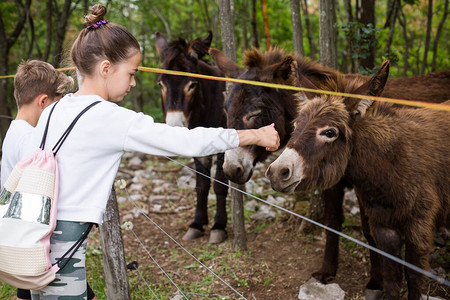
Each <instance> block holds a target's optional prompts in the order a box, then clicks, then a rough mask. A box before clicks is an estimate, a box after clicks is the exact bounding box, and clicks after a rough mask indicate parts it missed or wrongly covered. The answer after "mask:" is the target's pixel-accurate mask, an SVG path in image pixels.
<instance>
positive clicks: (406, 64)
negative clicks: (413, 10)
mask: <svg viewBox="0 0 450 300" xmlns="http://www.w3.org/2000/svg"><path fill="white" fill-rule="evenodd" d="M398 21H399V23H400V25H401V26H402V29H403V30H402V31H403V38H404V39H405V54H404V55H403V76H405V77H406V76H407V75H408V70H409V61H408V60H409V49H410V47H411V38H409V37H408V30H407V28H406V17H405V14H404V13H403V9H402V8H401V7H400V14H399V18H398Z"/></svg>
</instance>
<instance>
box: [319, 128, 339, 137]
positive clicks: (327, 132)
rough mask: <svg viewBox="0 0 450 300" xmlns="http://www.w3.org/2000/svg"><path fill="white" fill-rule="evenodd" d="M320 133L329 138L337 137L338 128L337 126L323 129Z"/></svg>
mask: <svg viewBox="0 0 450 300" xmlns="http://www.w3.org/2000/svg"><path fill="white" fill-rule="evenodd" d="M320 135H322V136H325V137H327V138H329V139H332V138H334V137H337V130H336V128H329V129H326V130H323V131H322V132H321V133H320Z"/></svg>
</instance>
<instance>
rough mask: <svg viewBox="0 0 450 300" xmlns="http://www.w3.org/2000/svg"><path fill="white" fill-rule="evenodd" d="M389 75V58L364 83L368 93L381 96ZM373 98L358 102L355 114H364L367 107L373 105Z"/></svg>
mask: <svg viewBox="0 0 450 300" xmlns="http://www.w3.org/2000/svg"><path fill="white" fill-rule="evenodd" d="M388 76H389V60H385V61H384V62H383V63H382V64H381V66H380V67H379V68H378V71H377V72H376V73H375V75H373V76H372V78H371V79H370V80H369V82H368V84H365V85H363V86H364V88H365V87H366V86H367V88H366V93H365V94H366V95H369V96H380V95H381V94H382V93H383V90H384V86H385V85H386V82H387V79H388ZM372 103H373V100H371V99H362V100H361V101H359V103H358V107H356V110H355V111H354V115H360V116H364V115H365V113H366V111H367V109H368V108H369V107H370V106H371V105H372Z"/></svg>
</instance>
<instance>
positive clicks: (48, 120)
mask: <svg viewBox="0 0 450 300" xmlns="http://www.w3.org/2000/svg"><path fill="white" fill-rule="evenodd" d="M58 102H59V100H58V101H56V102H55V105H53V107H52V109H51V110H50V113H49V114H48V119H47V124H45V129H44V134H43V135H42V140H41V145H40V146H39V148H40V149H41V150H44V148H45V140H46V139H47V132H48V125H49V124H50V117H51V116H52V113H53V110H54V109H55V106H56V104H58Z"/></svg>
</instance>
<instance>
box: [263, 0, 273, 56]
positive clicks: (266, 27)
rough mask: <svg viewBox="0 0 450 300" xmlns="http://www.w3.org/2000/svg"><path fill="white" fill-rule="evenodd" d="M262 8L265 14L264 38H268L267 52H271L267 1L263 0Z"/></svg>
mask: <svg viewBox="0 0 450 300" xmlns="http://www.w3.org/2000/svg"><path fill="white" fill-rule="evenodd" d="M261 6H262V14H263V20H264V36H265V38H266V50H270V48H271V47H272V38H271V37H270V30H269V28H270V27H269V14H268V12H267V1H266V0H261Z"/></svg>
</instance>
